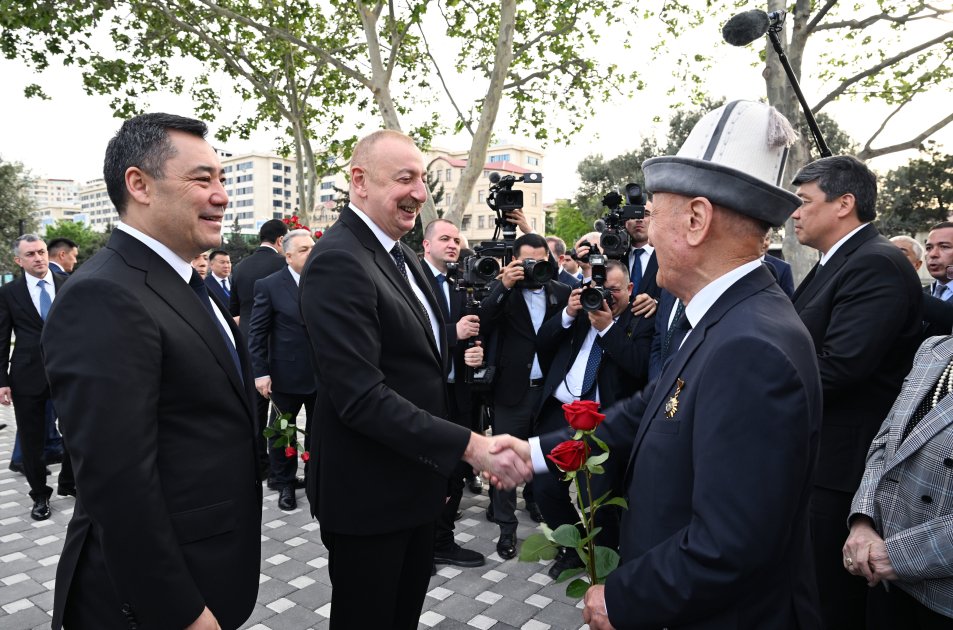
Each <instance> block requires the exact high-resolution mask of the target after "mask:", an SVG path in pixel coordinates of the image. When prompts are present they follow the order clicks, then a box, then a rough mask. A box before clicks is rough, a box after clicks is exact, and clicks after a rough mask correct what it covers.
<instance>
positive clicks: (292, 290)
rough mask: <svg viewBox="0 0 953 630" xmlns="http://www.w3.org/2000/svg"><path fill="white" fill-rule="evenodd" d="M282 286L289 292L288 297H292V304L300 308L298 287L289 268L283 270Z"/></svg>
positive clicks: (281, 276)
mask: <svg viewBox="0 0 953 630" xmlns="http://www.w3.org/2000/svg"><path fill="white" fill-rule="evenodd" d="M278 277H279V278H281V285H282V286H283V287H284V290H285V291H287V292H288V295H289V296H290V297H291V300H292V304H294V305H295V306H296V307H297V306H298V303H299V299H298V285H297V284H295V279H294V278H292V277H291V272H290V271H288V269H287V268H285V269H282V273H281V275H280V276H278Z"/></svg>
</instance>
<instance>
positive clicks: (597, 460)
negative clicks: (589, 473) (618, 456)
mask: <svg viewBox="0 0 953 630" xmlns="http://www.w3.org/2000/svg"><path fill="white" fill-rule="evenodd" d="M607 459H609V454H608V453H602V454H600V455H595V456H594V457H590V458H589V459H587V460H586V467H587V468H589V470H592V467H593V466H598V465H599V464H602V463H604V462H605V461H606V460H607Z"/></svg>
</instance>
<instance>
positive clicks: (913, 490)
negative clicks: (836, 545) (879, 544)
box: [851, 336, 953, 617]
mask: <svg viewBox="0 0 953 630" xmlns="http://www.w3.org/2000/svg"><path fill="white" fill-rule="evenodd" d="M951 359H953V336H947V337H930V338H929V339H927V340H926V341H924V342H923V345H921V346H920V349H919V350H918V351H917V355H916V357H915V358H914V362H913V369H912V370H911V371H910V374H909V375H907V378H906V379H905V380H904V383H903V389H902V391H901V392H900V396H899V397H898V398H897V400H896V402H894V404H893V407H892V408H891V409H890V413H889V414H888V415H887V419H886V420H884V423H883V425H882V426H881V427H880V431H879V432H878V433H877V436H876V437H875V438H874V441H873V443H872V444H871V446H870V451H869V452H868V454H867V464H866V468H865V469H864V476H863V479H862V480H861V484H860V488H859V489H858V490H857V493H856V494H855V495H854V501H853V504H852V506H851V516H852V517H853V516H854V515H859V514H866V515H867V516H869V517H870V518H871V519H872V520H873V521H874V524H875V527H876V529H877V531H878V533H880V535H881V536H883V538H884V541H885V542H886V544H887V554H888V556H889V557H890V563H891V565H893V568H894V571H896V573H897V575H898V576H899V578H900V579H899V581H897V582H896V586H898V587H900V588H902V589H903V590H904V591H906V592H907V593H909V594H910V595H911V596H913V597H915V598H916V599H917V600H918V601H919V602H921V603H922V604H924V605H925V606H927V607H929V608H930V609H932V610H935V611H937V612H938V613H940V614H943V615H946V616H948V617H953V396H949V395H947V396H945V397H944V398H943V399H942V400H940V401H939V402H938V404H937V406H936V407H934V408H933V409H932V410H931V411H930V412H929V413H928V414H927V415H926V416H925V417H924V418H923V420H921V421H920V423H919V424H918V425H917V426H916V428H915V429H914V430H913V432H912V433H911V434H910V435H909V436H908V437H907V439H906V441H904V442H903V444H900V436H901V434H902V432H903V429H904V427H905V426H906V425H907V422H908V421H909V420H910V418H911V416H912V415H913V412H914V410H916V408H917V406H918V405H919V403H920V401H921V400H923V397H924V396H927V395H929V394H930V390H931V389H932V387H933V385H934V384H935V383H936V382H937V380H938V379H939V378H940V374H941V373H942V372H943V370H944V368H946V366H947V365H948V364H949V363H950V360H951Z"/></svg>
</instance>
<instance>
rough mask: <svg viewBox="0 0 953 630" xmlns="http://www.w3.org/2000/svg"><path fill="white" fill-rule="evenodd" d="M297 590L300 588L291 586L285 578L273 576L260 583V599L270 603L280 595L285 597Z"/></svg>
mask: <svg viewBox="0 0 953 630" xmlns="http://www.w3.org/2000/svg"><path fill="white" fill-rule="evenodd" d="M296 590H298V589H296V588H295V587H293V586H291V585H290V584H288V583H287V582H285V581H284V580H276V579H274V578H272V579H270V580H268V581H267V582H262V583H261V584H259V585H258V601H259V602H264V603H266V604H270V603H271V602H273V601H275V600H276V599H278V598H279V597H285V596H286V595H288V593H292V592H294V591H296Z"/></svg>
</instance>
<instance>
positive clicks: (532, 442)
mask: <svg viewBox="0 0 953 630" xmlns="http://www.w3.org/2000/svg"><path fill="white" fill-rule="evenodd" d="M529 452H530V454H531V455H532V457H533V473H534V474H537V475H541V474H543V473H547V472H549V467H548V466H547V465H546V456H545V455H543V447H541V446H540V445H539V438H538V437H535V436H534V437H531V438H530V439H529Z"/></svg>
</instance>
